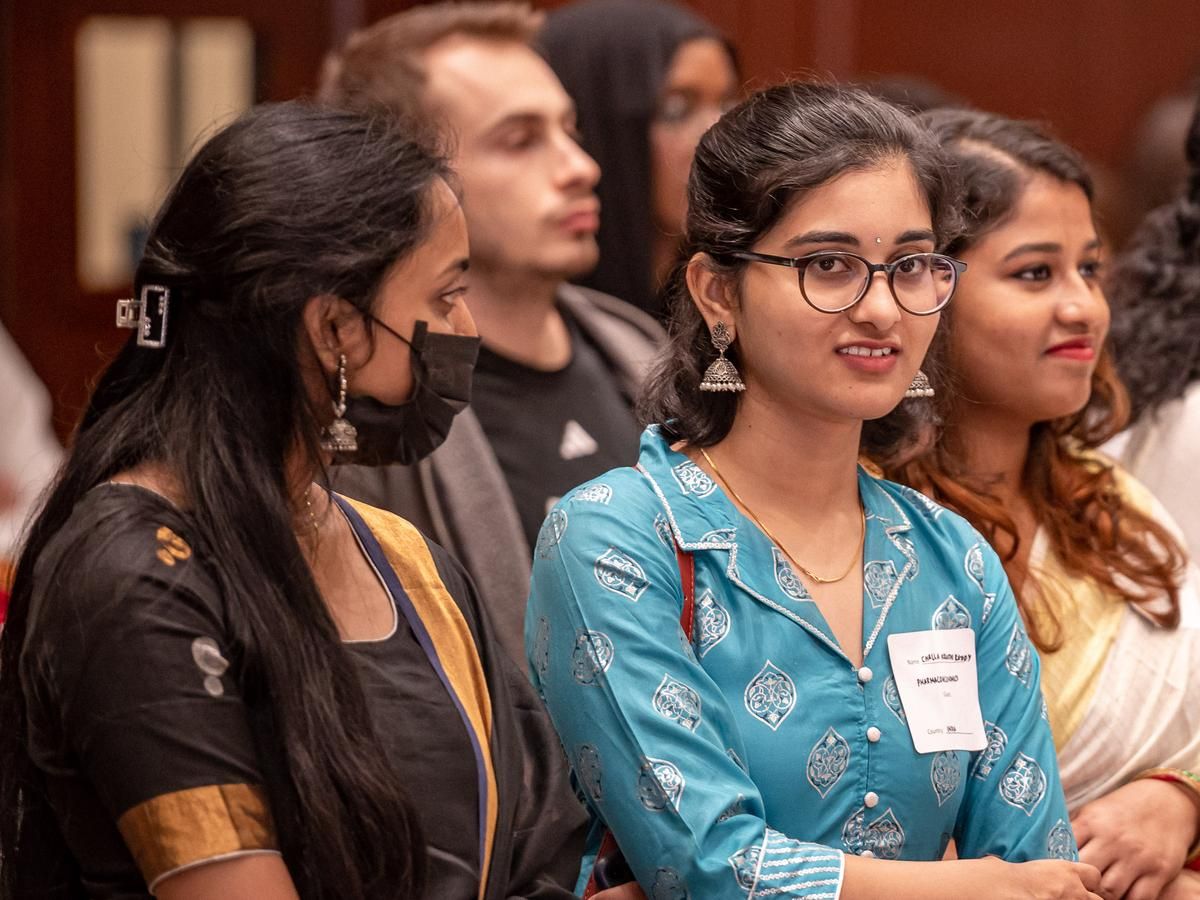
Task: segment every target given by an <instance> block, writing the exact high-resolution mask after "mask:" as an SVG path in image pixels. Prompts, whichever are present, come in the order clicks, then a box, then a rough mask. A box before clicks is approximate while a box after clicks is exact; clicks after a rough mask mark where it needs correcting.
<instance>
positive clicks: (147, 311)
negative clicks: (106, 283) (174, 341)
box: [117, 284, 171, 349]
mask: <svg viewBox="0 0 1200 900" xmlns="http://www.w3.org/2000/svg"><path fill="white" fill-rule="evenodd" d="M170 299H171V289H170V288H168V287H165V286H164V285H161V284H146V285H142V295H141V298H140V299H133V298H128V299H125V300H118V301H117V327H118V328H136V329H137V333H138V334H137V342H138V346H139V347H154V348H156V349H161V348H163V347H165V346H166V345H167V306H168V301H170Z"/></svg>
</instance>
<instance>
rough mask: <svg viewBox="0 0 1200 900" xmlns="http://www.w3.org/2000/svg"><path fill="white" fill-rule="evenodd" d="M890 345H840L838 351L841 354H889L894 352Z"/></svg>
mask: <svg viewBox="0 0 1200 900" xmlns="http://www.w3.org/2000/svg"><path fill="white" fill-rule="evenodd" d="M895 352H896V351H895V349H893V348H892V347H857V346H856V347H840V348H839V349H838V353H840V354H841V355H842V356H891V355H892V354H893V353H895Z"/></svg>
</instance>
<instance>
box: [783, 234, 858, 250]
mask: <svg viewBox="0 0 1200 900" xmlns="http://www.w3.org/2000/svg"><path fill="white" fill-rule="evenodd" d="M805 244H846V245H847V246H849V247H857V246H859V243H858V238H856V237H855V236H854V235H852V234H850V233H849V232H848V231H806V232H805V233H804V234H798V235H796V236H795V237H792V238H788V240H787V243H786V244H784V245H783V247H784V249H785V250H792V249H794V248H796V247H803V246H804V245H805Z"/></svg>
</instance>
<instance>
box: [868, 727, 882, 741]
mask: <svg viewBox="0 0 1200 900" xmlns="http://www.w3.org/2000/svg"><path fill="white" fill-rule="evenodd" d="M881 737H883V732H882V731H880V730H879V729H878V728H876V727H875V726H874V725H872V726H871V727H870V728H868V729H867V740H868V741H870V742H871V743H872V744H874V743H876V742H878V740H879V739H880V738H881Z"/></svg>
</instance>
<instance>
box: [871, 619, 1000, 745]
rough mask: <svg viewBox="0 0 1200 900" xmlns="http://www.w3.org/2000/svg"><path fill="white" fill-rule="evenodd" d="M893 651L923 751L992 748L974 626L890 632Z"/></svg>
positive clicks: (898, 684)
mask: <svg viewBox="0 0 1200 900" xmlns="http://www.w3.org/2000/svg"><path fill="white" fill-rule="evenodd" d="M888 655H889V656H890V657H891V660H892V673H893V675H894V676H895V679H896V687H897V688H898V689H899V691H900V702H901V703H903V704H904V713H905V717H906V718H907V719H908V730H909V732H910V733H911V734H912V739H913V746H914V747H915V748H916V750H917V752H918V753H937V752H939V751H942V750H982V749H983V748H984V747H986V746H987V738H986V737H985V736H984V733H983V713H982V712H981V711H980V709H979V673H978V670H977V668H976V664H975V662H976V661H975V632H974V631H973V630H972V629H970V628H951V629H947V630H945V631H911V632H908V633H907V634H892V635H888Z"/></svg>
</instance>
